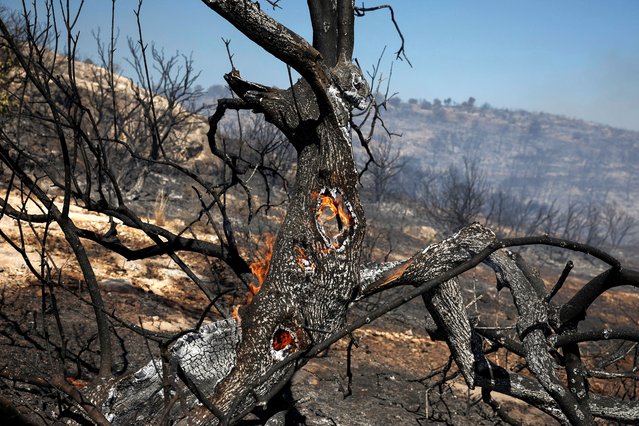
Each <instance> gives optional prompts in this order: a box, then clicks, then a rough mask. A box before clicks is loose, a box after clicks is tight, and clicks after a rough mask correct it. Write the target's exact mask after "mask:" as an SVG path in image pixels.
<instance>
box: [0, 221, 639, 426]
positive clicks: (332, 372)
mask: <svg viewBox="0 0 639 426" xmlns="http://www.w3.org/2000/svg"><path fill="white" fill-rule="evenodd" d="M74 215H75V216H74V220H76V221H80V222H82V221H84V225H86V226H91V227H94V228H96V229H102V230H104V228H105V227H107V226H108V224H107V223H106V222H105V220H104V218H101V217H98V216H95V215H84V216H82V215H81V213H79V212H74ZM0 225H1V226H2V229H3V231H4V232H6V233H8V234H10V235H11V236H13V237H17V236H18V235H19V234H18V232H19V230H18V229H16V228H15V226H14V224H13V222H12V221H9V220H8V219H7V218H4V219H2V222H1V223H0ZM169 225H170V224H169ZM176 226H177V225H176ZM121 237H122V238H128V239H129V241H130V242H132V243H133V244H134V243H135V242H136V241H138V243H140V244H143V243H144V242H143V241H142V239H143V237H141V236H140V235H137V234H135V233H131V234H126V233H125V234H123V235H121ZM51 238H52V241H53V243H52V247H53V249H52V250H51V252H50V253H51V262H53V263H55V264H56V265H57V266H58V267H59V268H60V269H61V270H62V271H63V272H62V274H61V275H60V277H59V279H57V280H56V281H55V282H53V283H52V285H51V286H50V287H49V288H43V287H42V286H41V284H40V283H39V282H38V281H37V280H35V279H34V278H33V276H32V275H31V273H30V272H29V271H28V269H27V268H26V267H25V265H24V262H23V260H22V259H21V258H20V257H19V256H17V255H16V253H15V251H14V250H13V249H12V248H11V247H9V245H8V244H7V243H6V242H2V243H0V377H1V378H0V397H1V398H0V406H4V405H13V406H14V407H17V408H18V410H19V411H20V412H23V413H25V414H26V415H27V416H28V417H29V418H31V419H32V420H36V421H37V422H39V423H41V424H50V423H52V421H53V419H54V418H55V417H57V416H58V415H59V411H60V407H62V406H63V404H61V400H60V398H61V396H60V395H58V394H56V393H55V392H54V391H52V390H51V389H50V388H47V386H46V385H45V386H38V385H43V383H40V382H38V381H39V380H41V378H42V377H46V376H47V374H48V373H49V372H50V371H52V370H54V369H55V368H59V364H58V363H57V362H55V361H54V359H55V358H56V354H59V353H62V352H64V353H65V358H66V359H67V362H66V363H65V376H66V377H67V378H68V380H69V381H70V382H72V383H73V384H74V385H76V386H77V387H78V388H80V389H82V388H83V386H85V385H86V384H87V383H88V382H90V381H91V379H92V377H93V375H94V374H95V373H96V371H95V367H94V366H95V364H96V361H97V341H96V339H95V326H94V319H93V313H92V309H91V307H90V305H89V304H88V303H87V300H88V292H87V290H86V288H85V286H84V285H83V283H82V280H81V277H80V274H79V273H78V271H77V268H76V267H75V266H74V265H73V262H72V258H71V256H70V255H69V254H68V252H67V251H66V249H65V246H64V244H63V242H62V241H61V240H59V241H58V242H57V244H56V240H55V238H57V239H60V236H59V235H57V234H56V232H55V231H54V232H52V234H51ZM88 248H89V250H90V252H91V255H92V258H93V259H94V260H95V264H94V267H95V269H96V273H97V275H98V277H99V280H100V286H101V290H102V293H103V295H104V299H105V302H106V304H107V310H108V311H109V312H112V313H113V315H114V316H116V317H117V318H119V319H121V320H122V321H123V322H114V323H113V331H114V333H115V336H116V337H115V338H114V344H115V345H116V346H117V351H116V354H117V359H116V367H117V369H118V370H119V372H120V373H121V374H124V373H130V372H134V371H136V369H137V368H139V367H140V366H142V365H143V364H145V363H146V362H147V361H148V359H149V358H150V357H152V356H157V355H158V348H157V345H156V344H155V343H154V342H152V341H148V340H145V339H143V338H141V337H140V336H139V335H137V334H136V333H134V332H132V331H131V330H130V329H129V328H127V324H134V325H137V326H142V327H144V328H145V329H148V330H152V331H157V332H159V333H167V334H170V333H175V332H178V331H183V330H187V329H189V328H192V327H193V326H194V325H195V324H196V323H197V321H198V320H199V319H200V317H201V316H202V314H203V310H204V307H205V306H206V304H207V303H206V299H205V297H204V296H203V295H202V294H201V292H200V291H199V290H198V289H197V288H196V287H195V286H194V285H193V283H192V282H191V281H190V280H189V279H188V278H187V277H186V276H185V275H184V274H183V273H182V272H181V271H180V270H179V268H178V267H177V266H176V265H175V264H174V263H173V262H172V261H171V260H170V259H168V258H164V257H163V258H157V259H150V260H146V261H140V262H126V261H125V260H124V259H123V258H120V257H119V256H117V255H114V254H109V253H105V252H103V251H102V250H101V249H100V248H99V247H97V246H93V245H88ZM531 256H532V257H533V258H535V259H543V258H544V255H543V254H542V255H539V254H536V253H534V254H531ZM185 258H186V259H187V260H188V261H189V263H190V264H191V265H193V266H194V271H196V273H198V274H199V275H200V276H201V277H202V279H203V280H204V281H205V283H206V284H207V285H211V286H213V287H214V288H215V290H216V291H220V292H223V293H225V296H224V297H223V298H222V299H221V302H223V304H225V305H226V306H232V305H233V304H238V303H244V300H245V297H246V293H245V289H243V288H241V287H239V285H238V283H237V282H234V281H233V279H232V277H231V274H229V272H228V271H226V270H225V269H224V267H223V266H221V265H219V264H217V263H215V262H210V261H207V260H205V259H202V258H199V257H197V256H189V255H187V256H185ZM34 260H36V262H35V263H34V264H35V265H38V262H37V259H35V258H34ZM563 261H564V259H559V260H557V259H554V258H546V260H545V266H549V265H550V268H549V269H545V270H544V273H543V274H542V276H543V277H544V279H545V280H546V282H547V286H548V287H550V286H552V284H553V283H554V281H555V280H556V277H557V276H558V274H559V272H560V270H561V265H562V262H563ZM596 269H597V268H596V267H595V266H593V265H592V264H590V263H587V262H586V263H582V264H579V263H578V264H577V267H576V268H575V274H574V275H573V277H572V278H571V279H569V280H568V283H567V284H566V286H565V288H564V289H562V291H561V292H560V294H559V295H558V296H557V297H558V300H559V301H561V300H564V301H565V300H567V298H568V297H569V295H570V294H571V293H572V292H574V291H575V290H576V289H577V288H578V287H579V286H581V285H583V282H584V279H585V277H586V276H588V275H590V276H592V274H593V273H595V272H596ZM582 272H583V275H580V274H581V273H582ZM586 273H587V274H586ZM462 285H463V287H464V289H465V291H466V296H467V301H468V303H469V309H470V310H471V312H474V314H476V315H478V316H479V317H480V318H481V319H482V321H484V322H485V323H489V324H495V325H497V324H499V325H501V326H503V325H507V326H508V325H514V322H515V320H516V315H515V311H514V308H513V306H512V303H511V300H510V296H509V295H508V293H507V290H502V292H501V293H497V291H496V290H495V286H494V278H492V276H491V274H490V273H489V272H488V271H487V270H485V269H481V268H480V269H478V270H476V271H474V272H470V273H467V274H466V275H465V276H464V277H463V279H462ZM394 291H395V292H401V291H402V290H401V289H397V290H394ZM43 294H45V302H44V303H43V298H42V295H43ZM52 296H53V297H52ZM388 297H390V296H389V295H388V294H384V295H382V296H375V297H373V298H371V299H370V300H367V301H365V302H363V303H361V304H359V305H357V306H355V307H354V309H353V310H352V313H351V315H352V316H353V317H355V316H358V315H362V314H365V312H366V311H367V310H369V309H373V308H374V307H376V306H378V305H379V304H380V303H383V302H384V301H385V300H387V299H388ZM638 302H639V294H637V293H635V292H632V291H628V290H624V289H621V290H617V291H613V292H610V293H609V294H607V295H605V296H604V297H602V298H601V300H599V301H597V302H596V306H595V309H594V310H593V312H594V313H595V315H591V316H589V318H588V320H587V326H592V327H614V326H616V325H619V324H625V325H628V326H632V327H636V326H637V325H638V324H637V320H636V307H637V306H638V305H639V304H638ZM56 307H57V309H56ZM56 311H57V312H59V324H60V327H58V323H57V321H56V315H55V312H56ZM424 315H425V310H424V309H423V306H422V303H421V301H419V300H414V301H412V302H410V303H408V304H406V305H404V306H403V307H401V308H400V309H398V310H395V311H393V312H390V313H389V314H387V315H386V316H384V317H382V318H380V319H379V320H377V321H374V322H373V323H371V324H369V325H367V326H366V327H364V328H362V329H360V330H358V331H357V332H355V333H354V335H353V339H354V344H353V345H352V351H351V367H350V372H351V373H352V380H351V385H350V391H349V380H348V372H349V369H348V368H347V364H348V356H347V352H348V350H347V349H348V347H349V339H344V340H342V341H340V342H338V343H336V344H335V345H334V346H333V347H331V348H330V349H329V350H328V351H326V352H325V353H323V354H322V355H321V356H319V357H318V358H315V359H313V360H311V361H309V362H308V364H306V366H305V367H304V368H303V369H302V370H301V371H299V372H298V373H297V374H296V375H295V377H294V378H293V380H292V384H291V387H290V394H289V395H288V397H287V399H285V402H284V403H285V404H288V405H289V406H290V405H291V403H292V405H293V406H294V411H295V416H294V417H291V418H293V419H294V420H291V423H293V424H307V425H388V424H393V425H395V424H397V425H404V424H406V425H419V424H430V423H445V424H456V425H457V424H459V425H462V424H475V425H489V424H499V423H500V420H499V418H498V417H497V416H496V415H495V414H494V413H493V412H492V410H491V408H490V407H488V406H487V405H485V404H483V403H482V402H481V397H480V395H479V393H478V392H477V391H469V390H468V388H467V387H466V386H465V385H464V383H463V381H462V380H461V379H460V378H454V379H452V380H449V381H448V382H447V383H441V379H442V377H443V374H448V375H454V374H455V371H456V370H455V367H454V366H453V367H452V368H451V369H449V370H445V368H444V367H445V366H446V365H447V362H448V355H449V354H448V350H447V348H446V345H445V344H444V343H443V342H440V341H434V340H432V339H431V338H430V337H429V335H428V333H427V332H426V324H427V321H426V319H425V317H424ZM218 318H219V315H216V314H214V313H208V314H207V316H206V320H207V321H208V320H211V321H212V320H216V319H218ZM59 330H63V335H62V336H61V335H60V334H61V333H60V332H59ZM595 349H596V350H593V352H592V354H591V353H590V352H588V351H585V352H584V357H585V359H586V360H587V361H588V362H590V361H589V360H592V363H596V362H597V360H598V359H600V357H601V355H600V353H601V352H603V353H606V352H611V351H614V350H616V349H615V347H614V346H611V347H610V348H608V349H607V348H604V347H597V348H595ZM617 349H618V348H617ZM491 356H492V359H493V360H494V361H496V362H497V363H499V364H500V365H502V366H510V367H512V366H514V365H516V363H518V362H519V361H520V360H518V359H514V357H513V356H512V355H511V356H510V358H509V357H508V356H507V355H506V354H505V353H503V352H497V353H496V354H494V355H491ZM16 379H17V380H16ZM635 383H636V381H635ZM594 386H601V387H605V386H607V385H605V384H602V385H598V384H595V385H594ZM635 386H636V385H635ZM624 389H625V392H626V395H627V396H628V397H636V396H633V395H636V388H635V389H634V390H633V389H632V388H627V386H626V385H624ZM622 391H623V389H622ZM616 392H617V393H619V389H617V390H616ZM633 392H634V394H633ZM495 398H496V399H498V401H500V403H502V404H503V405H504V406H505V407H507V409H508V410H509V412H510V414H511V416H512V417H514V418H516V419H518V420H519V421H521V422H522V423H524V424H542V423H543V424H552V422H553V421H552V419H551V418H549V417H548V416H546V415H544V414H543V413H541V412H539V411H537V410H536V409H534V408H530V407H528V406H526V405H524V404H522V403H519V402H517V401H514V400H512V399H510V398H507V397H499V396H497V395H495Z"/></svg>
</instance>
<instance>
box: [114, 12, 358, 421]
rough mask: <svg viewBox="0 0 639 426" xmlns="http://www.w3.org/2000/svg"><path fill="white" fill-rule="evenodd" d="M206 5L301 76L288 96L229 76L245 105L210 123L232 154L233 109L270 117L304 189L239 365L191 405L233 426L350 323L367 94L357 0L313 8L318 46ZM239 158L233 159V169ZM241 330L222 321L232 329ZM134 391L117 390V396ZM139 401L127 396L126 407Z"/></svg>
mask: <svg viewBox="0 0 639 426" xmlns="http://www.w3.org/2000/svg"><path fill="white" fill-rule="evenodd" d="M205 3H206V4H207V5H208V6H209V7H210V8H211V9H213V10H215V11H216V12H217V13H219V14H220V15H222V16H223V17H224V18H226V19H227V20H228V21H229V22H231V23H232V24H233V25H235V26H236V27H237V28H238V29H239V30H240V31H242V32H243V33H244V34H245V35H247V36H248V37H249V38H251V39H252V40H253V41H255V42H256V43H258V44H259V45H260V46H262V47H263V48H265V49H266V50H267V51H269V52H270V53H272V54H273V55H274V56H276V57H278V58H279V59H281V60H283V61H284V62H286V63H287V64H288V65H290V66H291V67H293V68H295V69H296V70H297V71H298V72H299V73H300V74H301V75H302V77H303V78H302V79H301V80H300V81H298V82H297V83H296V84H295V85H293V87H291V88H289V89H288V90H279V89H274V88H269V87H264V86H261V85H259V84H255V83H251V82H247V81H244V80H242V79H241V77H240V73H239V72H238V71H237V70H233V71H232V72H231V73H229V74H228V75H226V77H225V78H226V80H227V82H228V84H229V86H230V87H231V89H232V90H233V91H234V92H235V93H236V94H237V95H238V97H239V99H233V100H231V99H228V100H221V101H220V103H219V105H218V109H217V111H216V113H215V114H214V116H213V117H211V119H210V124H211V130H210V132H209V144H210V147H211V149H212V150H213V151H214V152H216V153H218V154H220V155H221V156H224V154H223V153H222V152H220V151H221V150H218V148H217V145H216V140H215V133H216V128H217V123H218V121H219V120H220V119H221V117H222V115H223V114H224V111H225V110H226V109H228V108H232V109H249V108H250V109H252V110H254V111H256V112H260V113H263V114H264V116H265V118H266V119H267V120H268V121H270V122H272V123H273V124H275V125H276V126H277V127H278V128H279V129H280V130H281V131H282V132H283V133H284V134H285V135H286V136H287V138H288V139H289V141H290V143H291V144H292V145H293V146H294V147H295V149H296V150H297V153H298V163H297V175H296V181H295V189H294V192H293V196H292V198H291V201H290V204H289V207H288V211H287V214H286V217H285V220H284V222H283V224H282V226H281V228H280V230H279V232H278V235H277V239H276V241H275V245H274V252H273V257H272V260H271V264H270V268H269V272H268V275H267V276H266V279H265V281H264V283H263V285H262V287H261V290H260V292H259V293H258V294H257V295H256V297H255V298H254V299H253V301H252V303H251V304H250V305H247V306H244V307H242V308H241V309H240V310H239V317H238V318H237V325H236V327H238V328H239V330H238V332H237V335H238V336H241V338H240V339H238V344H237V348H236V356H234V357H231V358H232V359H233V362H232V364H233V365H232V368H231V369H230V372H229V373H228V375H226V377H224V378H223V379H222V380H221V382H220V383H219V384H217V386H215V388H213V387H211V386H209V387H208V388H201V389H198V392H196V393H199V396H200V400H201V402H204V403H205V405H206V406H205V407H201V408H198V407H196V408H194V409H193V410H192V411H191V413H190V415H189V417H190V419H191V420H190V421H191V422H193V421H196V422H200V423H208V422H211V421H214V416H213V414H212V411H213V412H215V413H216V415H217V417H222V419H220V420H221V421H222V422H226V421H229V420H230V419H232V418H233V417H236V416H239V415H241V414H242V413H243V412H244V411H245V410H246V409H250V408H251V407H252V406H254V405H255V404H257V403H260V402H265V401H266V400H268V398H269V396H270V393H271V390H273V389H274V388H277V385H280V384H283V383H284V382H285V381H286V379H287V378H288V377H290V373H292V372H293V371H294V370H295V369H296V368H298V367H299V365H297V366H296V365H294V364H288V365H286V366H284V367H282V368H279V369H278V370H277V371H276V372H275V373H274V374H271V373H270V372H269V370H271V369H272V368H273V367H274V366H275V365H276V364H277V363H278V362H280V361H282V360H283V359H284V358H285V357H286V356H288V355H290V354H292V353H294V352H298V351H305V350H306V349H307V348H309V347H310V346H311V345H313V344H314V343H317V342H320V341H322V340H324V339H325V338H326V337H327V336H329V335H331V334H332V333H334V332H335V331H337V330H338V329H339V328H341V327H342V326H343V325H344V321H345V318H346V311H347V307H348V305H349V303H350V302H352V301H353V300H354V299H355V297H356V295H357V294H356V293H357V289H358V288H359V282H360V279H359V264H360V253H361V246H362V240H363V236H364V231H365V228H366V223H365V220H364V212H363V209H362V206H361V203H360V199H359V195H358V191H357V188H356V183H357V171H356V169H355V163H354V160H353V156H352V145H351V132H350V120H351V110H352V108H353V107H361V106H362V105H363V104H364V103H365V101H366V98H367V97H368V95H369V91H368V86H367V84H366V82H365V80H364V78H363V76H362V73H361V71H360V70H359V68H358V67H357V66H355V65H353V64H352V63H351V54H352V48H353V20H354V12H353V3H352V1H351V0H340V1H338V2H333V3H322V2H309V5H310V8H309V9H310V11H311V18H312V22H313V28H314V39H313V43H314V46H311V45H309V44H308V43H307V42H306V41H305V40H303V39H302V38H300V37H299V36H297V35H296V34H294V33H292V32H290V31H289V30H288V29H286V28H285V27H283V26H281V25H280V24H278V23H277V22H275V21H273V20H272V19H271V18H269V17H268V15H266V14H264V13H263V12H262V11H261V10H260V8H259V7H258V5H256V4H254V3H251V2H245V1H205ZM232 163H233V159H231V158H228V164H229V165H231V166H232ZM233 327H234V326H233V324H228V323H227V324H225V328H226V329H228V328H233ZM172 353H173V355H174V356H175V355H176V354H177V352H176V351H172ZM207 362H208V361H207ZM177 364H179V365H180V369H181V370H188V369H189V367H188V364H189V363H188V362H186V363H185V360H184V358H183V359H181V360H177ZM226 365H228V364H226ZM212 368H213V367H212ZM143 376H145V375H143ZM151 376H154V374H150V375H146V376H145V380H146V379H148V378H149V377H151ZM266 377H268V379H266ZM190 378H191V379H193V378H194V377H190ZM192 381H193V382H194V383H192V384H196V385H197V383H196V382H197V381H196V380H192ZM209 384H210V383H209ZM214 384H215V383H214ZM125 388H126V386H122V385H120V386H119V390H120V391H124V390H125ZM127 392H128V391H127ZM114 401H115V400H114ZM114 401H112V402H109V403H108V404H107V405H110V408H109V409H108V411H109V412H110V413H111V416H110V418H111V420H113V421H116V423H123V422H127V421H134V419H135V416H134V417H133V418H129V417H127V416H126V415H125V416H121V415H120V414H119V410H118V409H117V408H116V407H115V406H116V405H118V404H117V403H115V402H114ZM132 404H133V405H135V403H134V402H132V401H129V404H128V405H129V406H130V405H132ZM125 405H126V404H125ZM126 411H127V413H132V412H134V411H135V410H131V409H130V408H128V409H127V410H126ZM144 411H145V412H147V413H148V411H147V410H144ZM191 424H193V423H191Z"/></svg>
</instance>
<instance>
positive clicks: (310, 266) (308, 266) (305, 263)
mask: <svg viewBox="0 0 639 426" xmlns="http://www.w3.org/2000/svg"><path fill="white" fill-rule="evenodd" d="M295 260H296V261H297V266H299V267H300V269H302V270H304V271H308V270H315V263H313V261H312V260H311V259H310V258H309V257H308V255H307V254H306V252H305V251H304V249H303V248H302V247H301V246H299V245H298V246H297V255H296V256H295Z"/></svg>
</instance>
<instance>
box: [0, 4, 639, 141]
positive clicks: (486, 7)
mask: <svg viewBox="0 0 639 426" xmlns="http://www.w3.org/2000/svg"><path fill="white" fill-rule="evenodd" d="M385 2H388V3H391V4H393V6H394V8H395V15H396V18H397V20H398V22H399V24H400V26H401V28H402V31H403V33H404V36H405V38H406V52H407V54H408V56H409V59H410V61H411V62H412V64H413V66H412V67H410V66H408V64H406V63H405V62H401V61H398V62H395V63H394V65H393V77H392V81H391V90H392V91H395V92H399V96H400V97H401V98H402V99H405V100H406V99H408V98H418V99H429V100H432V99H433V98H440V99H444V98H448V97H451V98H452V99H453V100H455V101H458V102H462V101H464V100H466V99H467V98H468V97H469V96H473V97H475V98H476V99H477V102H478V103H479V104H482V103H484V102H488V103H490V104H491V105H493V106H496V107H506V108H522V109H527V110H532V111H546V112H551V113H558V114H563V115H567V116H570V117H577V118H583V119H586V120H592V121H596V122H600V123H605V124H610V125H613V126H618V127H623V128H628V129H634V130H639V0H605V1H604V0H580V1H577V0H560V1H557V0H535V1H532V0H529V1H519V0H481V1H480V0H413V1H408V0H394V1H393V0H388V1H383V2H381V1H380V2H379V3H385ZM357 3H358V4H361V2H360V1H358V2H357ZM0 4H3V5H7V6H9V7H17V6H18V5H19V4H20V3H19V1H17V0H0ZM280 4H281V5H282V6H283V10H277V11H272V10H271V9H270V8H268V7H267V5H266V2H263V9H265V10H268V11H269V13H271V14H272V15H273V16H274V17H276V18H277V19H278V20H280V21H282V22H283V23H284V24H285V25H287V26H289V27H290V28H291V29H293V30H294V31H296V32H298V33H300V34H301V35H303V36H305V37H309V36H310V23H309V21H308V13H307V11H306V2H305V1H302V0H282V1H281V2H280ZM365 4H366V5H367V6H372V5H374V4H376V3H375V2H373V1H367V2H365ZM136 5H137V1H133V0H118V2H117V3H116V20H117V26H118V27H119V30H120V44H119V51H118V53H119V54H120V55H125V54H126V36H127V35H135V33H136V28H135V17H134V15H133V9H134V8H135V6H136ZM110 6H111V2H110V1H108V0H87V1H86V4H85V6H84V10H83V12H82V15H81V18H80V21H79V24H78V29H79V30H80V32H81V35H80V37H81V40H83V41H82V43H81V48H80V56H81V57H95V53H94V50H95V42H94V41H93V38H92V35H91V31H92V30H94V29H97V28H98V27H100V28H102V31H103V32H105V34H106V32H107V31H108V29H109V22H110ZM142 21H143V22H142V25H143V30H144V34H145V38H146V40H147V41H149V42H150V41H153V42H154V43H156V45H157V46H158V47H163V48H164V49H165V51H166V52H167V53H172V52H174V51H176V50H179V51H180V52H182V53H186V54H190V53H192V54H193V58H194V60H195V66H196V68H198V69H200V70H202V74H201V77H200V79H199V84H201V85H202V86H204V87H208V86H209V85H211V84H220V83H222V82H223V80H222V75H223V74H224V73H225V72H228V71H229V69H230V66H229V63H228V59H227V58H226V53H225V50H224V44H223V42H222V37H223V38H226V39H231V49H232V51H233V54H234V62H235V64H236V66H237V68H239V69H240V71H241V72H242V75H243V76H244V77H245V78H248V79H251V80H255V81H259V82H263V83H266V84H273V85H277V86H280V87H283V86H286V85H287V84H288V83H287V81H288V80H287V73H286V67H285V66H284V65H283V64H281V63H279V62H278V61H276V60H273V59H271V58H270V57H269V56H268V55H267V54H265V53H263V52H261V51H260V49H259V48H257V47H255V46H254V45H253V44H252V43H251V42H250V41H248V40H247V39H246V38H245V37H244V36H242V35H241V34H240V33H239V32H238V31H237V30H235V29H234V28H233V27H231V26H230V25H229V24H227V23H226V22H224V21H223V20H222V19H220V18H219V17H217V15H216V14H215V13H214V12H213V11H211V10H209V9H208V8H207V7H206V6H205V5H203V4H202V3H201V2H200V1H198V0H180V1H175V0H173V1H169V0H146V2H145V4H144V5H143V9H142ZM356 37H357V38H356V52H355V56H356V57H357V58H358V59H359V62H360V64H361V65H362V66H363V67H364V68H366V69H370V68H371V66H372V65H373V64H374V63H375V62H376V61H377V58H378V56H379V55H380V53H381V52H382V50H383V48H384V46H386V47H387V48H386V55H385V60H384V61H383V71H384V72H385V74H388V69H389V67H390V63H391V62H392V57H393V55H392V53H393V52H394V51H396V50H397V48H398V47H399V38H398V37H397V35H396V33H395V31H394V28H393V26H392V24H391V22H390V19H389V16H388V13H387V12H386V11H379V12H375V13H371V14H369V15H367V16H366V17H364V18H358V19H357V20H356ZM121 57H122V56H121ZM120 63H121V64H124V60H122V59H120ZM125 71H126V67H125Z"/></svg>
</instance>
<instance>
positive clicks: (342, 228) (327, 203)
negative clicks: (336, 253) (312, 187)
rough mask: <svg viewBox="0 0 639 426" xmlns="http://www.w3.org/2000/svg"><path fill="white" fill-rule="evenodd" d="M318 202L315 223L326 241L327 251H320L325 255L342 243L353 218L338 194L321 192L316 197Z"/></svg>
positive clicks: (351, 225)
mask: <svg viewBox="0 0 639 426" xmlns="http://www.w3.org/2000/svg"><path fill="white" fill-rule="evenodd" d="M318 200H319V202H318V206H317V211H316V213H315V215H316V221H317V224H318V225H319V228H320V232H321V233H322V234H323V235H324V237H326V239H327V240H328V241H327V242H328V244H329V247H328V249H327V250H322V252H324V253H327V252H328V251H331V250H334V249H337V248H339V247H340V246H341V245H342V244H343V243H344V241H345V239H346V238H347V237H348V234H349V232H350V230H351V229H352V227H353V225H354V218H353V216H352V215H351V214H350V212H349V210H348V206H347V205H346V203H345V202H344V198H343V197H342V194H340V193H339V192H337V194H332V193H328V192H323V193H321V194H319V195H318Z"/></svg>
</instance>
